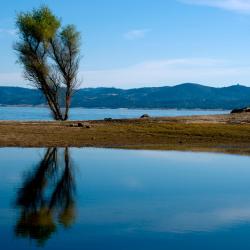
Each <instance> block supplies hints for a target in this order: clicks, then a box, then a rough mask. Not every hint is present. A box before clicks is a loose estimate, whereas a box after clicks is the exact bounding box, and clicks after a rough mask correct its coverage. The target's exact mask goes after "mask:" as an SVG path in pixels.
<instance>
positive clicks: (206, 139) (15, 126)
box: [0, 113, 250, 155]
mask: <svg viewBox="0 0 250 250" xmlns="http://www.w3.org/2000/svg"><path fill="white" fill-rule="evenodd" d="M78 123H81V124H82V127H77V126H76V125H77V124H78ZM0 147H27V148H28V147H34V148H35V147H96V148H120V149H149V150H179V151H199V152H221V153H233V154H245V155H250V114H249V113H242V114H227V115H203V116H186V117H159V118H146V119H124V120H109V121H103V120H101V121H100V120H99V121H66V122H57V121H30V122H21V121H20V122H18V121H0Z"/></svg>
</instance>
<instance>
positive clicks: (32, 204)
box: [15, 148, 75, 245]
mask: <svg viewBox="0 0 250 250" xmlns="http://www.w3.org/2000/svg"><path fill="white" fill-rule="evenodd" d="M15 204H16V206H17V207H18V208H19V209H20V216H19V218H18V220H17V223H16V225H15V234H16V236H18V237H23V238H31V239H35V240H36V241H37V242H38V244H40V245H43V244H44V243H45V242H46V240H48V239H49V238H50V237H51V235H52V234H53V233H55V232H56V230H57V228H58V227H59V226H60V225H61V226H63V227H65V228H68V227H70V226H71V225H72V224H73V223H74V220H75V179H74V174H73V165H72V160H71V158H70V151H69V149H68V148H65V149H57V148H49V149H47V151H46V152H45V154H44V157H43V159H42V160H41V161H40V162H39V163H38V164H37V166H36V167H35V169H34V170H32V171H30V172H29V173H28V174H27V175H25V177H24V181H23V184H22V185H21V188H20V189H19V191H18V193H17V198H16V202H15Z"/></svg>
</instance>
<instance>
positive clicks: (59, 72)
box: [14, 6, 80, 120]
mask: <svg viewBox="0 0 250 250" xmlns="http://www.w3.org/2000/svg"><path fill="white" fill-rule="evenodd" d="M16 26H17V29H18V33H19V39H18V41H17V42H16V44H15V45H14V49H15V50H16V51H17V54H18V62H19V63H20V64H21V65H22V66H23V69H24V77H25V79H27V80H28V81H30V82H31V83H32V85H33V86H35V87H36V88H38V89H39V90H41V92H42V93H43V95H44V96H45V98H46V100H47V103H48V105H49V107H50V110H51V112H52V115H53V117H54V119H55V120H67V119H68V116H69V109H70V103H71V98H72V95H73V94H74V91H75V89H76V88H77V86H78V83H79V82H78V78H77V74H78V68H79V62H80V33H79V32H77V31H76V28H75V26H73V25H67V26H65V27H62V26H61V21H60V20H59V19H58V18H57V17H56V16H55V15H53V13H52V12H51V10H50V9H49V8H48V7H46V6H42V7H40V8H38V9H34V10H32V11H31V12H25V13H19V14H18V15H17V21H16Z"/></svg>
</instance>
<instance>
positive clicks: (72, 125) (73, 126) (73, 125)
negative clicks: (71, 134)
mask: <svg viewBox="0 0 250 250" xmlns="http://www.w3.org/2000/svg"><path fill="white" fill-rule="evenodd" d="M69 126H70V127H71V128H77V127H78V124H75V123H73V124H70V125H69Z"/></svg>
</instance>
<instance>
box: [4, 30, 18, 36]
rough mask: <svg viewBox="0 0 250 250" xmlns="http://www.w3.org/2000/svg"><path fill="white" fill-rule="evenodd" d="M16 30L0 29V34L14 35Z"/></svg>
mask: <svg viewBox="0 0 250 250" xmlns="http://www.w3.org/2000/svg"><path fill="white" fill-rule="evenodd" d="M16 32H17V31H16V30H15V29H0V34H7V35H11V36H15V35H16Z"/></svg>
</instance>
